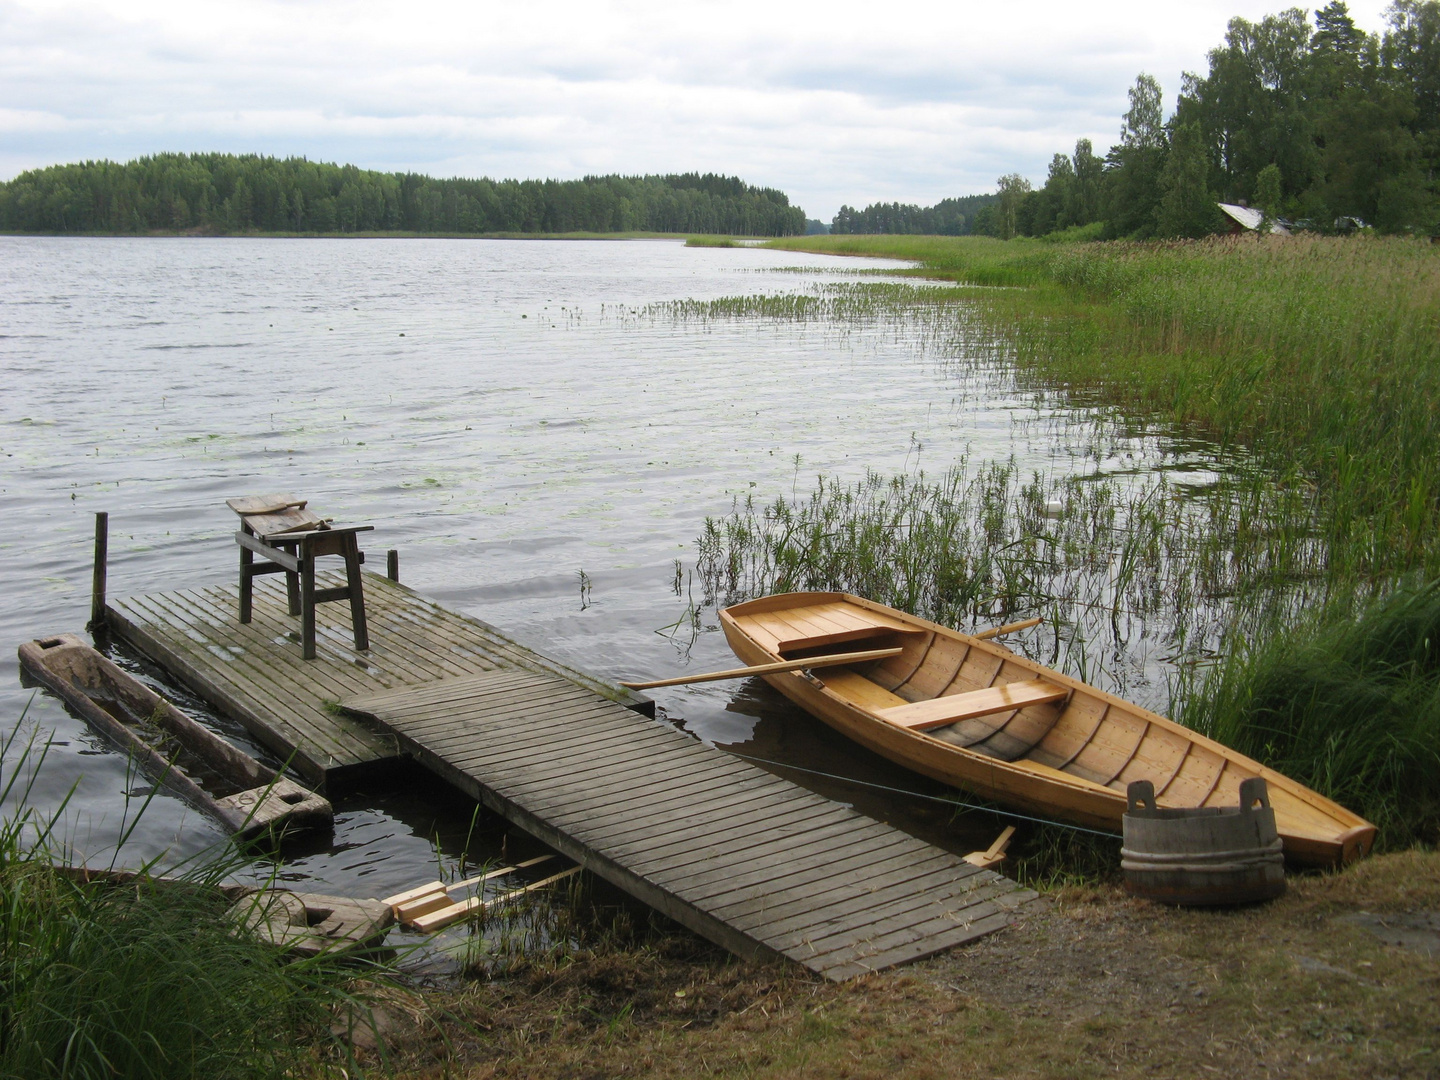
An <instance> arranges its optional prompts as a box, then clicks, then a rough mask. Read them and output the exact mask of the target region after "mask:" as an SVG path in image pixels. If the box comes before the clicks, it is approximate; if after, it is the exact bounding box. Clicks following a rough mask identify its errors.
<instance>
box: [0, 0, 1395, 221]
mask: <svg viewBox="0 0 1440 1080" xmlns="http://www.w3.org/2000/svg"><path fill="white" fill-rule="evenodd" d="M1282 6H1283V5H1282V4H1280V3H1277V2H1270V3H1254V2H1251V0H1219V2H1212V0H1185V2H1183V3H1178V2H1170V3H1155V2H1153V0H1148V2H1144V3H1139V2H1113V3H1108V2H1103V0H1092V2H1091V3H1083V4H1082V3H1075V2H1074V0H1070V2H1066V3H1053V2H1050V0H1033V2H1024V3H1016V2H1013V0H1012V2H1009V3H1000V2H994V0H991V2H987V3H977V2H974V0H946V2H937V0H931V2H912V0H889V2H886V3H878V2H876V0H870V2H868V3H853V2H850V0H828V2H824V3H818V2H808V0H769V2H759V0H727V2H724V3H718V2H711V0H701V2H695V0H667V2H663V3H660V2H651V0H635V2H610V3H607V2H602V0H593V2H586V3H545V2H540V3H529V4H521V3H516V2H513V0H512V2H510V3H505V4H497V3H493V2H492V0H470V2H466V3H452V2H442V0H405V2H403V3H402V2H399V0H389V2H385V3H379V2H373V0H225V2H216V0H184V2H183V3H182V2H178V0H88V2H73V3H65V2H26V0H0V179H10V178H12V177H14V176H15V175H17V174H18V173H20V172H22V171H24V170H26V169H31V168H38V167H42V166H45V165H51V164H57V163H60V162H71V161H82V160H87V159H96V158H110V159H112V160H120V161H125V160H130V159H132V158H134V157H138V156H141V155H144V154H151V153H158V152H162V151H230V152H234V153H261V154H271V155H276V156H282V157H283V156H289V155H297V156H299V155H303V156H306V157H309V158H311V159H316V160H324V161H336V162H340V163H348V164H355V165H359V166H362V167H364V168H372V169H380V170H384V171H402V170H404V171H416V172H423V173H428V174H430V175H432V176H490V177H494V178H502V177H506V178H508V177H518V178H531V177H535V178H551V177H553V178H557V179H571V178H575V177H580V176H585V175H590V174H599V173H617V172H618V173H624V174H636V173H670V172H691V171H698V172H718V173H724V174H726V175H738V176H740V177H742V178H743V179H745V180H746V181H748V182H749V183H752V184H758V185H762V186H766V187H776V188H779V189H781V190H782V191H784V192H786V193H787V194H788V195H789V196H790V198H791V201H792V202H793V203H795V204H797V205H799V206H802V207H803V208H804V209H805V211H806V213H807V215H809V216H810V217H815V218H820V219H821V220H824V221H827V222H828V221H829V220H830V219H831V217H833V216H834V214H835V212H836V211H837V210H838V209H839V208H840V206H841V204H842V203H848V204H850V205H852V206H857V207H860V206H865V205H868V204H869V203H872V202H880V201H884V202H892V201H899V202H907V203H919V204H921V205H926V206H928V205H932V204H934V203H935V202H937V201H939V200H940V199H943V198H947V197H951V196H959V195H968V194H972V193H978V192H984V191H993V190H994V188H995V181H996V178H997V177H999V176H1000V175H1002V174H1004V173H1009V172H1019V173H1021V174H1022V175H1025V176H1027V177H1029V178H1030V179H1031V181H1032V182H1035V183H1037V184H1038V183H1043V181H1044V179H1045V175H1046V171H1047V166H1048V164H1049V162H1050V158H1051V156H1052V155H1053V154H1055V153H1056V152H1057V151H1058V152H1069V151H1070V150H1072V149H1073V148H1074V145H1075V140H1076V139H1077V138H1082V137H1083V138H1089V139H1090V140H1092V142H1093V143H1094V145H1095V148H1096V151H1097V152H1098V153H1103V152H1104V151H1105V150H1106V149H1107V148H1108V147H1109V146H1110V144H1111V143H1112V142H1114V141H1115V139H1116V137H1117V135H1118V133H1119V128H1120V117H1121V115H1122V113H1123V112H1124V111H1125V108H1126V90H1127V89H1128V88H1129V87H1130V86H1132V85H1133V84H1134V81H1135V76H1136V75H1137V74H1138V73H1140V72H1142V71H1144V72H1148V73H1150V74H1152V75H1154V76H1156V77H1157V78H1158V79H1159V80H1160V83H1161V85H1162V86H1163V87H1164V89H1165V95H1166V107H1167V110H1169V109H1173V108H1174V101H1175V95H1176V92H1177V91H1178V90H1179V87H1180V74H1181V72H1182V71H1186V70H1190V71H1197V72H1201V73H1203V72H1204V71H1205V69H1206V60H1205V56H1206V53H1207V52H1208V51H1209V50H1210V49H1211V48H1213V47H1214V46H1216V45H1218V44H1220V42H1221V41H1222V39H1223V37H1224V33H1225V25H1226V23H1227V21H1228V20H1229V19H1230V18H1231V17H1232V16H1236V15H1239V16H1242V17H1245V18H1248V19H1255V20H1258V19H1260V18H1262V17H1263V16H1264V15H1266V14H1268V13H1271V12H1274V11H1278V10H1279V9H1280V8H1281V7H1282ZM1386 6H1387V4H1386V3H1385V2H1370V0H1356V2H1352V3H1351V4H1350V11H1351V14H1352V16H1353V17H1354V19H1355V21H1356V23H1357V24H1358V25H1359V26H1360V27H1361V28H1362V29H1364V30H1369V31H1378V30H1380V29H1381V28H1382V26H1383V11H1384V8H1385V7H1386Z"/></svg>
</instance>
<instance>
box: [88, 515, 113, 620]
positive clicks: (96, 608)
mask: <svg viewBox="0 0 1440 1080" xmlns="http://www.w3.org/2000/svg"><path fill="white" fill-rule="evenodd" d="M109 559H110V515H109V514H108V513H107V512H105V511H104V510H101V511H99V512H98V513H96V515H95V572H94V577H93V578H92V579H91V585H90V623H89V625H88V626H86V628H85V629H87V630H96V629H98V628H100V627H103V626H104V625H105V572H106V564H107V563H108V562H109Z"/></svg>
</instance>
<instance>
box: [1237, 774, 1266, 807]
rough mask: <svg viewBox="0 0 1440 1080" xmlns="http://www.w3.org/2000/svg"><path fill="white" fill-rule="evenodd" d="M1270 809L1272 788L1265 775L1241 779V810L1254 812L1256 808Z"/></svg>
mask: <svg viewBox="0 0 1440 1080" xmlns="http://www.w3.org/2000/svg"><path fill="white" fill-rule="evenodd" d="M1268 809H1270V788H1269V786H1268V785H1267V784H1266V783H1265V778H1264V777H1263V776H1252V777H1251V778H1250V779H1249V780H1241V781H1240V812H1241V813H1242V814H1253V813H1254V812H1255V811H1256V810H1268Z"/></svg>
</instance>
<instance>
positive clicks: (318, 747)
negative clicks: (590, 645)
mask: <svg viewBox="0 0 1440 1080" xmlns="http://www.w3.org/2000/svg"><path fill="white" fill-rule="evenodd" d="M320 577H321V584H322V585H326V586H334V585H337V584H341V583H343V580H344V575H343V573H336V572H331V573H329V574H321V575H320ZM364 582H365V608H366V613H367V615H366V617H367V621H368V622H369V628H370V648H369V649H368V650H367V651H365V652H358V651H357V650H356V649H355V641H354V637H353V634H352V632H351V628H350V610H349V606H348V605H346V604H322V605H320V606H319V607H318V608H317V609H316V650H317V655H316V657H315V659H314V660H302V659H301V658H300V620H299V619H297V618H295V617H294V616H293V615H290V614H289V609H288V607H287V601H286V598H285V587H284V585H283V584H282V583H281V580H280V578H279V577H272V578H270V579H268V580H263V579H262V580H261V581H258V582H256V583H255V586H254V589H255V596H254V615H253V619H252V621H251V622H249V623H247V624H241V623H240V621H239V615H238V613H239V605H240V589H239V586H238V585H215V586H212V587H209V588H204V589H185V590H183V591H178V592H166V593H152V594H150V595H146V596H131V597H127V598H125V599H121V600H114V599H112V600H111V601H110V602H109V604H108V605H107V606H106V610H105V616H106V621H107V623H108V624H109V626H110V628H111V629H112V630H113V631H114V632H115V633H117V634H118V635H119V636H120V637H122V638H123V639H124V640H125V641H127V642H128V643H129V644H131V645H132V646H134V647H135V648H136V649H138V650H139V651H140V652H142V653H144V654H145V655H146V656H148V657H150V658H151V659H152V660H154V661H156V662H157V663H159V664H160V665H161V666H162V667H164V668H165V669H166V670H167V671H169V672H170V673H171V674H172V675H174V676H175V677H176V678H177V679H179V680H180V681H181V682H183V683H184V684H185V685H186V686H187V687H188V688H189V689H190V690H191V691H193V692H194V693H195V694H197V695H198V696H200V697H201V698H204V699H205V700H206V701H207V702H209V703H210V704H211V705H212V706H214V707H215V708H216V709H218V710H219V711H220V712H222V713H225V714H226V715H227V716H230V717H231V718H232V719H234V720H237V721H239V722H240V723H241V724H243V725H244V726H245V728H246V730H247V731H249V732H250V733H251V734H252V735H253V736H254V737H255V738H256V739H257V740H259V741H260V742H261V743H263V744H264V745H265V746H267V747H269V748H270V750H272V751H273V752H274V753H276V754H278V755H279V756H280V757H281V758H282V759H288V760H289V761H290V763H291V765H292V767H293V768H294V769H295V771H296V772H298V773H299V774H300V775H301V776H303V777H305V779H306V780H308V781H309V782H310V783H312V784H316V785H321V786H323V787H325V788H326V789H327V790H335V789H336V788H337V787H338V788H344V787H345V786H346V785H347V784H348V783H350V782H353V781H354V780H356V779H357V778H358V777H359V776H361V775H363V774H365V773H373V772H375V771H384V769H385V768H387V766H388V764H389V763H393V762H394V761H396V760H397V759H398V758H400V757H402V756H403V755H404V751H402V750H401V749H400V748H399V746H398V744H397V743H396V740H395V738H394V737H393V736H392V735H389V734H387V733H385V732H382V731H379V730H377V729H375V728H374V727H372V726H370V725H367V724H365V723H362V722H358V721H356V720H354V719H352V718H351V717H348V716H345V715H344V714H343V713H341V712H340V710H339V708H338V703H339V702H340V700H341V699H342V698H348V697H354V696H355V695H357V694H368V693H375V692H377V691H381V690H391V689H395V688H397V687H404V686H415V685H418V684H420V683H427V682H433V681H435V680H437V679H447V678H451V677H453V676H456V675H473V674H475V673H476V672H481V671H492V670H495V669H496V668H520V669H526V670H531V671H550V672H553V673H555V674H558V675H562V676H564V677H565V678H567V679H570V680H572V681H574V682H576V683H579V684H580V685H582V686H586V687H588V688H589V689H590V690H592V691H593V692H595V693H596V694H599V695H602V696H604V697H607V698H609V699H611V700H614V701H617V702H620V703H621V704H624V705H627V706H629V707H630V708H638V709H641V710H642V711H647V712H651V713H653V711H654V704H653V703H652V702H651V701H650V700H649V699H648V698H644V697H641V696H640V695H638V694H633V693H631V692H629V691H627V690H623V689H620V688H617V687H613V686H608V685H606V684H605V683H602V682H600V681H599V680H596V679H593V678H591V677H589V676H587V675H585V674H584V673H583V672H579V671H574V670H572V669H570V668H568V667H566V666H565V665H563V664H561V663H559V662H557V661H554V660H551V659H549V658H547V657H545V656H542V655H540V654H539V653H537V652H535V651H534V650H531V649H527V648H526V647H525V646H523V645H520V644H518V643H517V642H515V641H512V640H511V639H510V638H508V637H506V636H505V635H504V634H503V633H501V632H500V631H499V630H497V629H495V628H494V627H493V626H489V625H487V624H486V623H483V622H481V621H480V620H479V619H472V618H470V617H468V616H465V615H461V614H459V613H458V612H454V611H451V610H449V609H448V608H446V607H444V606H443V605H441V604H439V603H437V602H435V601H434V600H430V599H428V598H426V597H424V596H421V595H420V594H419V593H416V592H415V591H414V590H412V589H408V588H406V587H405V586H403V585H399V584H397V583H395V582H393V581H391V580H390V579H389V578H385V577H381V576H380V575H378V574H365V575H364Z"/></svg>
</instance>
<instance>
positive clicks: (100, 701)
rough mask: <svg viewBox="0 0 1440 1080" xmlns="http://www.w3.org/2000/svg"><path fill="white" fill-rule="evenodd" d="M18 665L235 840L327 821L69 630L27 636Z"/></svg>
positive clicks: (312, 799) (292, 788)
mask: <svg viewBox="0 0 1440 1080" xmlns="http://www.w3.org/2000/svg"><path fill="white" fill-rule="evenodd" d="M20 663H21V664H22V665H24V668H25V671H26V672H27V673H28V674H29V675H30V676H31V677H32V678H33V679H35V680H36V681H37V682H40V683H41V684H43V685H44V686H46V687H48V688H49V689H51V690H53V691H54V692H55V693H57V694H59V695H60V697H61V698H63V699H64V701H65V702H66V704H68V705H69V706H70V707H71V708H72V709H74V710H75V711H76V712H77V713H79V714H80V716H81V717H82V718H84V720H85V721H86V723H88V724H90V726H91V727H93V728H95V729H96V730H97V731H99V732H100V733H101V734H103V735H105V736H106V737H108V738H109V739H110V740H111V741H112V742H114V743H115V744H116V745H117V746H119V747H120V748H121V749H122V750H125V751H126V752H127V753H129V754H130V755H131V756H132V757H133V758H134V759H135V761H136V763H137V764H138V765H139V766H140V769H141V771H143V772H144V773H145V775H146V776H148V777H150V778H151V779H152V780H155V781H157V782H159V783H163V784H164V785H165V786H166V787H168V788H170V789H171V790H172V791H174V792H175V793H176V794H178V795H180V796H181V797H182V798H184V799H186V800H187V801H189V802H190V803H192V804H193V805H195V806H196V807H198V808H199V809H201V810H203V811H205V812H206V813H207V814H209V815H210V816H211V817H214V818H215V819H217V820H218V821H219V822H220V823H221V824H223V825H224V826H225V827H226V828H227V829H229V830H230V832H231V833H233V834H235V835H237V836H239V837H241V838H242V839H248V838H251V837H254V836H258V835H259V834H261V833H270V834H271V835H274V836H276V837H279V835H280V834H281V833H282V832H283V833H287V834H288V833H291V832H298V831H299V830H301V829H316V828H321V829H328V828H330V827H332V826H333V824H334V820H335V813H334V810H333V809H332V808H331V806H330V803H329V802H328V801H327V800H325V799H323V798H321V797H320V796H319V795H316V794H315V793H314V792H313V791H309V790H307V789H306V788H303V787H301V786H300V785H299V784H297V783H295V782H294V781H292V780H289V779H287V778H286V777H284V776H280V775H278V774H277V773H276V772H275V770H274V769H271V768H270V767H269V766H267V765H264V764H262V763H260V762H258V761H256V760H255V759H254V758H252V757H251V756H250V755H249V754H246V753H244V752H243V751H241V750H239V749H237V748H236V747H234V746H231V745H230V744H229V743H228V742H226V741H225V740H224V739H222V738H220V736H218V735H216V734H215V733H214V732H212V731H210V730H209V729H208V728H205V727H202V726H201V725H200V724H198V723H196V722H195V721H194V720H192V719H191V718H190V717H189V716H187V715H185V713H183V712H181V711H180V710H179V709H177V708H176V707H175V706H174V705H172V704H171V703H170V702H168V701H166V700H165V699H164V698H163V697H161V696H160V695H159V694H157V693H155V691H153V690H151V689H150V688H149V687H148V686H146V685H145V684H144V683H142V682H140V681H139V680H138V679H136V678H134V677H133V676H132V675H130V674H129V673H127V672H125V671H122V670H121V669H120V668H118V667H116V666H115V665H114V664H113V663H111V662H110V661H109V660H107V659H106V658H105V657H104V656H102V655H101V654H100V653H98V652H96V651H95V650H94V649H92V648H91V647H90V646H89V645H87V644H85V642H84V641H83V640H81V639H80V638H78V637H76V636H75V635H74V634H57V635H56V636H55V637H49V638H39V639H37V640H35V641H27V642H26V643H25V644H23V645H21V646H20Z"/></svg>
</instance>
